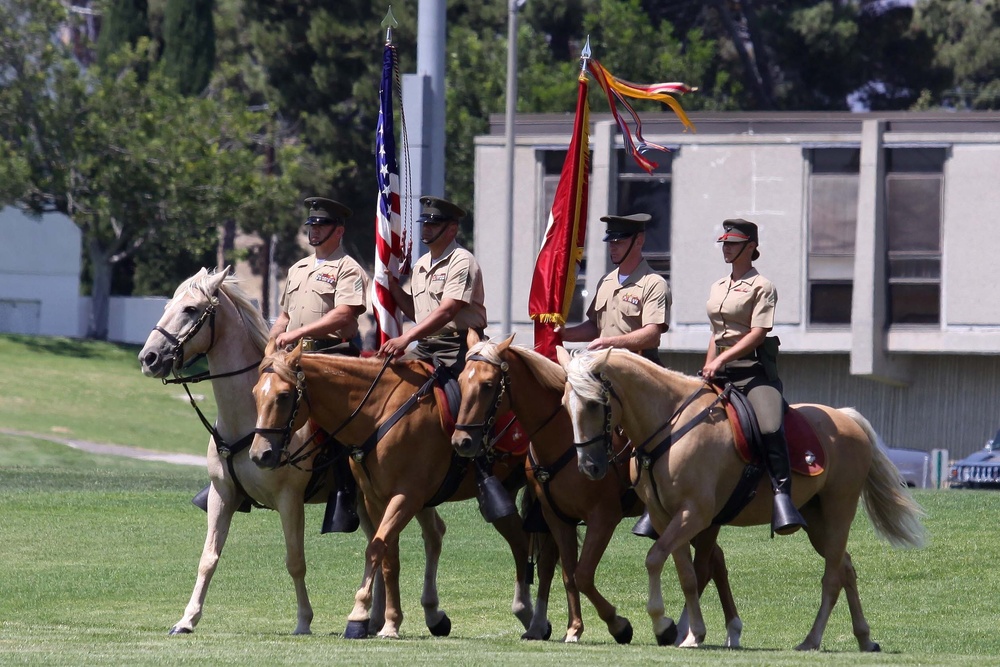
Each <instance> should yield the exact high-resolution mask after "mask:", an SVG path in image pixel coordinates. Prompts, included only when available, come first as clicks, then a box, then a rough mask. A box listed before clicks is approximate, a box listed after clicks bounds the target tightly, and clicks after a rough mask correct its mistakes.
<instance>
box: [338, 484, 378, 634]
mask: <svg viewBox="0 0 1000 667" xmlns="http://www.w3.org/2000/svg"><path fill="white" fill-rule="evenodd" d="M359 490H360V489H359ZM358 497H359V498H364V503H365V512H363V513H362V514H361V515H360V516H359V517H358V518H359V519H360V521H361V526H362V528H363V529H364V531H365V535H366V536H367V537H368V547H367V548H366V549H365V571H364V574H363V575H362V577H361V586H360V587H359V588H358V592H357V593H355V594H354V608H353V609H351V613H350V614H349V615H348V616H347V629H346V630H344V638H345V639H364V638H366V637H368V636H369V631H370V630H373V629H375V628H376V627H377V629H378V630H381V628H382V626H383V625H384V624H385V589H384V582H383V585H382V586H380V587H376V585H375V582H376V580H377V579H381V578H382V554H381V551H380V549H379V548H377V547H375V546H374V545H375V527H374V525H373V521H374V520H375V519H377V520H378V521H379V522H380V523H381V518H382V516H383V514H384V513H385V507H384V506H382V505H380V504H379V503H378V502H377V501H376V499H375V497H374V496H373V495H372V494H371V493H370V490H369V489H364V490H363V492H362V493H359V494H358ZM376 591H378V596H379V598H380V599H379V602H378V605H379V608H380V610H381V611H380V613H379V616H380V619H379V620H378V621H376V620H375V618H374V615H373V614H374V611H375V610H374V605H373V603H372V600H373V599H374V596H375V593H376ZM376 631H377V630H376Z"/></svg>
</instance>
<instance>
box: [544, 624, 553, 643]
mask: <svg viewBox="0 0 1000 667" xmlns="http://www.w3.org/2000/svg"><path fill="white" fill-rule="evenodd" d="M546 624H547V626H548V627H546V628H545V634H544V635H542V639H544V640H545V641H549V637H551V636H552V624H551V623H549V622H548V621H546Z"/></svg>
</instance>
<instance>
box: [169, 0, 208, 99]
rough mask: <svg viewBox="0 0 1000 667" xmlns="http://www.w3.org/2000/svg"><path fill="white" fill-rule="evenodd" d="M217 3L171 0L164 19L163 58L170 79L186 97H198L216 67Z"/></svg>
mask: <svg viewBox="0 0 1000 667" xmlns="http://www.w3.org/2000/svg"><path fill="white" fill-rule="evenodd" d="M214 4H215V3H214V0H169V2H168V3H167V7H166V11H165V12H164V16H163V58H162V61H161V65H162V67H163V71H164V73H165V74H166V75H167V76H170V77H173V78H174V79H175V80H176V81H177V90H178V91H180V92H181V94H183V95H198V94H200V93H201V91H203V90H204V89H205V86H207V85H208V82H209V80H210V79H211V77H212V70H213V68H214V67H215V26H214V24H213V19H212V7H213V5H214Z"/></svg>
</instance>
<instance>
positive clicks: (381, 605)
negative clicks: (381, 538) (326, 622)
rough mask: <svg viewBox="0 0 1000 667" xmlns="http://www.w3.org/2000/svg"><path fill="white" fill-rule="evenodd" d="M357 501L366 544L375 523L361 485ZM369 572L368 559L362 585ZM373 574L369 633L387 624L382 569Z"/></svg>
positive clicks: (373, 531) (372, 536) (372, 532)
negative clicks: (369, 512)
mask: <svg viewBox="0 0 1000 667" xmlns="http://www.w3.org/2000/svg"><path fill="white" fill-rule="evenodd" d="M334 492H335V491H334ZM357 503H358V504H357V512H358V520H359V522H360V523H361V530H362V532H364V534H365V544H370V543H371V541H372V538H374V537H375V525H374V524H373V523H372V520H371V516H370V515H369V514H368V503H367V502H366V500H365V495H364V492H363V491H362V490H361V487H360V485H359V487H358V497H357ZM367 572H368V567H367V561H366V566H365V573H364V574H362V575H361V583H362V585H363V584H364V582H365V578H366V577H367V576H368V574H367ZM372 574H373V581H372V604H371V609H370V610H369V612H368V614H369V618H368V634H376V633H378V631H379V630H381V629H382V626H383V625H385V584H384V583H383V581H382V569H381V568H378V569H377V570H375V571H374V573H372Z"/></svg>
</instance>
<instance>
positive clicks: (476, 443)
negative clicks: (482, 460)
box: [451, 429, 482, 459]
mask: <svg viewBox="0 0 1000 667" xmlns="http://www.w3.org/2000/svg"><path fill="white" fill-rule="evenodd" d="M481 443H482V440H481V439H480V440H476V439H475V438H473V437H472V436H471V435H470V434H469V433H468V432H466V431H464V430H461V429H456V430H455V432H454V433H453V434H452V436H451V446H452V447H453V448H454V449H455V453H456V454H458V455H459V456H461V457H463V458H467V459H472V458H475V457H476V456H478V455H479V452H480V449H481V448H480V444H481Z"/></svg>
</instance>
